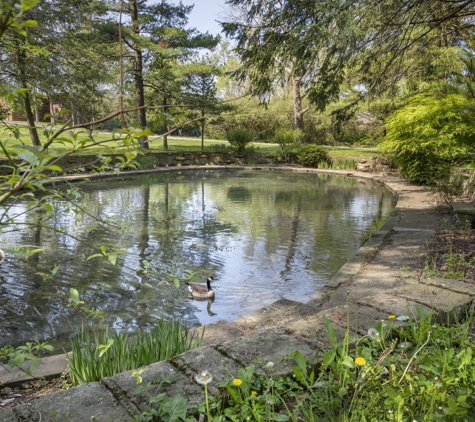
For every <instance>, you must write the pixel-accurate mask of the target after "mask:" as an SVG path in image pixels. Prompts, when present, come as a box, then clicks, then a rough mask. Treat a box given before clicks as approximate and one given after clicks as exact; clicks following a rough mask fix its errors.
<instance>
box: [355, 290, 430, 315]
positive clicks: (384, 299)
mask: <svg viewBox="0 0 475 422" xmlns="http://www.w3.org/2000/svg"><path fill="white" fill-rule="evenodd" d="M358 303H359V304H360V305H364V306H368V307H370V308H373V309H375V310H377V311H380V312H386V313H387V315H388V316H389V315H396V316H402V315H406V316H409V317H410V318H411V319H414V320H418V319H419V313H418V311H417V310H418V309H419V310H420V311H421V312H422V313H423V314H424V315H428V314H429V313H430V312H431V311H432V309H431V308H430V307H428V306H424V305H421V304H420V303H415V302H411V301H409V300H406V299H404V298H402V297H397V296H390V295H388V294H386V293H382V294H379V295H375V296H369V297H367V298H364V299H363V298H362V299H359V300H358Z"/></svg>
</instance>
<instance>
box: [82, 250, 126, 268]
mask: <svg viewBox="0 0 475 422" xmlns="http://www.w3.org/2000/svg"><path fill="white" fill-rule="evenodd" d="M99 250H100V252H99V253H96V254H93V255H90V256H88V257H87V259H86V261H89V260H90V259H94V258H106V259H107V260H108V261H109V262H110V263H111V264H112V265H115V264H116V262H117V257H118V256H119V255H123V254H124V251H123V250H122V249H119V250H112V252H108V251H107V248H106V246H100V247H99Z"/></svg>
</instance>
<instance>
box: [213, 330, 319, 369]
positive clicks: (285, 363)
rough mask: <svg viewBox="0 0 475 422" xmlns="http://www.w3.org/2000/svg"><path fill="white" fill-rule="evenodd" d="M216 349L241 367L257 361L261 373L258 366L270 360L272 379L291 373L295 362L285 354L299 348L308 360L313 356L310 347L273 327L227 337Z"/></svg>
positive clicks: (289, 353)
mask: <svg viewBox="0 0 475 422" xmlns="http://www.w3.org/2000/svg"><path fill="white" fill-rule="evenodd" d="M216 348H217V350H218V351H219V352H221V353H223V354H226V355H228V356H229V357H231V358H232V359H233V360H235V361H236V362H238V363H239V364H240V365H242V367H247V366H249V365H252V364H256V372H258V373H262V372H263V370H262V369H261V368H262V367H263V366H264V365H266V364H267V363H268V362H273V363H274V369H273V376H274V377H275V378H280V377H285V376H287V375H290V374H291V373H292V367H293V366H294V365H295V364H294V362H293V359H288V356H289V355H291V354H292V353H294V352H295V351H297V350H298V351H300V352H301V353H302V355H304V356H305V357H306V358H307V359H309V360H310V361H312V360H313V358H314V356H315V350H314V349H313V348H310V347H309V346H308V345H307V344H305V343H304V342H302V341H298V340H296V339H295V338H294V337H292V336H289V335H286V334H284V333H283V332H282V331H281V330H279V329H275V328H272V329H269V330H265V331H262V332H259V333H257V334H251V335H248V336H245V337H242V338H239V339H234V340H230V341H228V342H226V343H224V344H221V345H218V346H216Z"/></svg>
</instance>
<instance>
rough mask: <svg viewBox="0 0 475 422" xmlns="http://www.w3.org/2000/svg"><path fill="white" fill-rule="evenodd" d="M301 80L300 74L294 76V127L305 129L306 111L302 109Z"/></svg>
mask: <svg viewBox="0 0 475 422" xmlns="http://www.w3.org/2000/svg"><path fill="white" fill-rule="evenodd" d="M300 80H301V78H300V77H298V76H295V75H294V76H292V91H293V103H294V129H300V130H301V131H303V128H304V125H303V115H304V113H305V111H307V110H303V109H302V96H301V95H300Z"/></svg>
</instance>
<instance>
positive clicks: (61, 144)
mask: <svg viewBox="0 0 475 422" xmlns="http://www.w3.org/2000/svg"><path fill="white" fill-rule="evenodd" d="M49 129H51V128H50V127H48V126H46V125H44V126H42V127H39V128H38V131H39V135H40V140H41V142H42V143H44V142H46V139H47V136H46V135H47V131H48V130H49ZM15 131H16V133H14V132H12V131H10V130H8V129H7V128H6V126H5V125H0V141H1V142H4V143H5V144H6V149H7V151H8V153H9V154H11V155H12V156H16V155H17V152H18V150H17V148H15V147H14V144H17V143H18V141H20V142H22V143H24V144H25V145H30V136H29V131H28V128H26V127H15ZM62 137H63V138H70V139H73V138H74V137H75V138H76V142H81V141H85V140H88V142H87V147H86V148H84V149H82V150H81V151H78V152H77V153H78V154H98V155H104V154H110V153H111V149H113V152H114V153H120V152H125V151H130V150H131V149H132V150H133V149H134V148H132V147H126V146H122V145H121V139H123V138H124V136H123V135H121V134H120V132H115V133H112V132H93V134H92V137H91V136H90V135H89V133H88V132H87V131H86V130H79V131H76V132H74V133H73V132H71V131H68V132H65V133H64V134H63V135H62ZM149 146H150V151H151V152H157V151H164V148H163V138H162V137H160V136H151V137H150V138H149ZM70 148H71V145H70V144H68V143H67V142H65V141H62V140H59V141H57V142H54V143H53V145H52V148H51V149H53V150H55V151H57V152H58V153H65V152H67V151H68V150H70ZM250 148H252V149H253V150H254V151H256V152H274V151H277V150H279V148H280V147H279V145H278V144H273V143H262V142H254V143H252V144H251V147H250ZM324 148H325V149H327V150H328V153H329V155H330V156H332V157H372V156H375V155H379V153H378V151H376V149H374V148H351V147H333V146H325V147H324ZM204 149H205V151H230V150H232V148H231V146H230V144H229V142H228V141H225V140H213V139H210V140H205V143H204ZM199 150H201V139H200V138H179V137H171V138H170V137H169V138H168V151H199ZM0 156H4V154H2V153H0Z"/></svg>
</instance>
